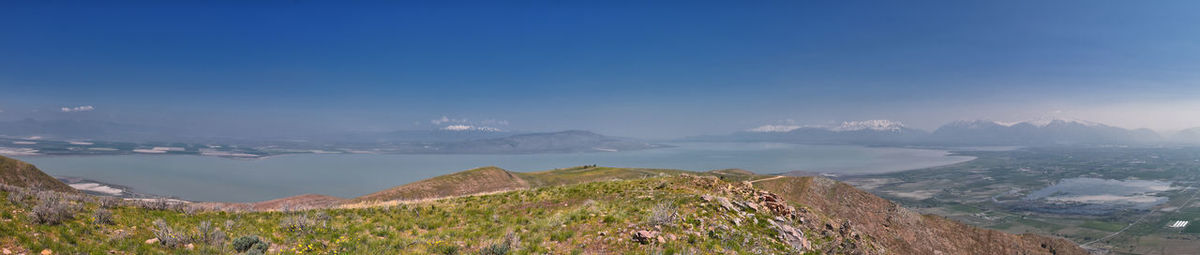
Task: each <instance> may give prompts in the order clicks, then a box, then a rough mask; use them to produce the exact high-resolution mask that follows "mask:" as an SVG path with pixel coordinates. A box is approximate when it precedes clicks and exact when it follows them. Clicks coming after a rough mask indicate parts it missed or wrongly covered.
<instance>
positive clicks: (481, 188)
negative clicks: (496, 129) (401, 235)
mask: <svg viewBox="0 0 1200 255" xmlns="http://www.w3.org/2000/svg"><path fill="white" fill-rule="evenodd" d="M527 188H529V183H528V182H525V180H523V179H521V178H520V177H517V175H515V174H514V173H512V172H509V171H506V170H504V169H500V168H498V167H481V168H476V169H471V170H467V171H463V172H458V173H453V174H447V175H442V176H438V177H433V178H429V179H425V180H422V181H417V182H414V183H409V184H405V185H400V186H396V187H393V188H390V189H386V190H383V191H379V192H375V193H371V194H367V195H365V196H361V197H358V198H355V199H353V200H351V201H350V202H352V203H360V202H383V201H391V200H418V199H429V198H439V197H452V196H461V195H470V194H478V193H487V192H496V191H504V190H517V189H527Z"/></svg>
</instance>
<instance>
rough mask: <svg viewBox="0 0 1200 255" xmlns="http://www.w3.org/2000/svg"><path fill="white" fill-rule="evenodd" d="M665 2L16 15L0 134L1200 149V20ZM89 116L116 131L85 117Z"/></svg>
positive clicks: (22, 7)
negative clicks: (11, 128)
mask: <svg viewBox="0 0 1200 255" xmlns="http://www.w3.org/2000/svg"><path fill="white" fill-rule="evenodd" d="M643 2H650V1H629V2H616V1H598V2H583V1H579V2H573V1H550V2H521V3H518V4H503V5H501V4H497V3H494V1H484V2H465V1H464V2H459V1H453V2H443V1H431V2H416V3H399V2H392V1H381V2H355V3H332V2H317V1H279V2H269V3H252V4H246V3H236V2H235V1H230V2H225V3H222V2H219V1H204V2H199V1H197V2H188V1H172V2H170V3H159V2H151V1H132V2H123V3H116V2H104V3H95V2H70V1H53V2H49V1H5V2H3V3H0V89H3V91H4V93H0V110H2V111H3V112H0V119H9V120H11V119H20V118H39V119H50V118H93V119H103V120H112V121H119V122H136V123H159V124H162V125H196V126H212V127H213V128H225V129H230V130H237V129H246V128H255V129H273V128H279V129H282V128H287V129H298V130H309V131H314V132H315V131H338V130H359V131H362V130H396V129H417V128H430V126H436V125H434V124H433V123H432V122H431V120H434V119H440V118H441V117H442V116H446V117H448V118H450V119H466V120H467V121H466V122H469V123H471V124H477V125H482V124H484V122H485V121H486V122H487V123H488V124H492V125H495V126H498V127H500V128H503V129H510V130H561V129H588V130H594V131H598V132H603V133H607V134H613V135H621V136H633V137H677V136H684V135H694V134H709V133H724V132H730V131H735V130H742V129H747V128H751V127H754V126H758V125H763V124H775V123H782V122H795V123H801V124H824V123H831V122H840V121H844V120H859V119H892V120H898V121H902V122H905V123H907V124H909V125H911V126H915V127H918V128H924V129H932V128H935V127H936V126H937V125H939V124H942V123H945V122H948V121H953V120H959V119H995V120H1005V121H1013V120H1020V119H1027V118H1038V117H1045V116H1056V117H1069V118H1082V119H1090V120H1095V121H1100V122H1105V123H1109V124H1113V125H1117V126H1123V127H1131V128H1140V127H1148V128H1155V129H1160V130H1171V129H1180V128H1185V127H1193V126H1200V118H1195V116H1198V115H1197V114H1200V100H1198V99H1200V84H1198V81H1200V79H1198V78H1200V72H1197V71H1198V70H1200V30H1197V29H1196V27H1197V25H1200V14H1197V12H1196V11H1195V10H1198V9H1200V8H1198V7H1200V2H1194V1H1154V2H1133V1H1053V2H1050V1H990V2H989V1H980V2H977V3H964V2H966V1H881V2H865V1H831V2H809V1H784V2H757V1H755V2H746V1H728V2H706V1H661V2H657V3H643ZM1148 3H1153V5H1151V4H1148ZM79 106H92V107H93V109H92V110H85V111H70V112H64V111H62V110H61V108H62V107H79ZM504 123H506V124H504Z"/></svg>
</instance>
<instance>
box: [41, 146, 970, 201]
mask: <svg viewBox="0 0 1200 255" xmlns="http://www.w3.org/2000/svg"><path fill="white" fill-rule="evenodd" d="M672 145H675V146H678V147H674V148H665V149H654V150H644V151H625V152H608V153H571V154H530V155H367V154H297V155H284V156H277V157H270V158H266V159H256V160H245V159H227V158H217V157H204V156H183V155H170V156H167V155H119V156H23V157H19V159H21V160H24V161H27V162H30V163H33V164H35V165H37V166H38V167H39V168H41V169H42V170H43V171H45V172H46V173H49V174H50V175H54V176H73V177H83V178H87V179H93V180H97V181H101V182H107V183H112V184H118V185H124V186H129V187H132V188H133V189H134V190H136V191H138V192H142V193H150V194H158V195H169V196H176V197H179V198H182V199H187V200H195V201H229V202H247V201H262V200H269V199H275V198H281V197H287V196H294V195H300V194H307V193H316V194H325V195H332V196H339V197H347V198H349V197H356V196H360V195H364V194H367V193H371V192H374V191H378V190H382V189H386V188H389V187H393V186H396V185H401V184H405V183H409V182H413V181H417V180H421V179H425V178H429V177H434V176H438V175H443V174H448V173H453V172H457V171H461V170H466V169H471V168H475V167H481V166H499V167H501V168H504V169H508V170H510V171H520V172H528V171H541V170H548V169H554V168H564V167H571V166H579V165H590V164H598V165H600V166H615V167H646V168H671V169H685V170H695V171H704V170H712V169H725V168H741V169H746V170H750V171H754V172H757V173H781V172H787V171H794V170H803V171H810V172H827V173H837V174H865V173H881V172H894V171H902V170H910V169H918V168H925V167H932V166H940V165H948V164H953V163H958V162H963V161H967V160H971V159H972V157H966V156H948V155H947V152H946V151H940V150H926V149H906V148H871V147H861V146H837V145H795V144H776V143H680V144H672Z"/></svg>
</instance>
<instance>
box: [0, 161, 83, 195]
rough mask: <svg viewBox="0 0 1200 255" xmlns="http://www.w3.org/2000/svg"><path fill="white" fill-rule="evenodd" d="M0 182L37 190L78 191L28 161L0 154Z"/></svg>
mask: <svg viewBox="0 0 1200 255" xmlns="http://www.w3.org/2000/svg"><path fill="white" fill-rule="evenodd" d="M0 184H7V185H12V186H18V187H26V188H32V189H38V190H53V191H59V192H78V191H76V190H75V189H74V188H71V186H67V184H65V183H63V182H61V181H59V180H58V179H54V177H50V175H47V174H46V173H43V172H42V170H38V168H37V167H35V166H33V165H31V164H29V163H25V162H23V161H20V160H16V159H12V158H7V157H4V156H0Z"/></svg>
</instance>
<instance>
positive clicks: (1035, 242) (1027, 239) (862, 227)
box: [754, 177, 1087, 254]
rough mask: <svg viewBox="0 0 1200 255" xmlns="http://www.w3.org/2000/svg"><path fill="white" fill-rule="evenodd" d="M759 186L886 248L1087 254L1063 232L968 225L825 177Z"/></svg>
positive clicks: (897, 250) (905, 251)
mask: <svg viewBox="0 0 1200 255" xmlns="http://www.w3.org/2000/svg"><path fill="white" fill-rule="evenodd" d="M754 186H755V187H756V188H760V189H764V190H767V191H770V192H772V193H775V194H778V195H779V196H781V197H782V198H783V199H784V200H787V201H789V202H792V203H796V204H799V205H801V206H804V207H806V208H808V209H811V210H814V211H817V212H819V213H821V214H824V215H829V216H832V217H836V218H838V219H835V220H834V222H845V224H847V225H848V226H850V227H851V228H852V229H853V230H854V231H859V232H861V233H863V234H866V235H867V236H871V237H874V238H875V239H874V241H875V242H878V243H879V244H880V245H879V246H880V247H882V248H884V249H886V251H884V252H882V253H883V254H1087V251H1085V250H1084V249H1082V248H1080V247H1079V246H1078V245H1076V244H1074V243H1072V242H1070V241H1067V240H1065V239H1060V238H1052V237H1045V236H1039V235H1033V234H1022V235H1015V234H1009V233H1004V232H1000V231H995V230H988V229H982V228H977V227H973V226H968V225H966V224H963V223H959V222H956V221H952V220H949V219H946V218H942V217H939V216H934V215H920V214H918V213H916V212H913V211H910V210H908V209H905V208H903V207H901V206H900V205H898V204H896V203H893V202H891V201H888V200H886V199H883V198H880V197H877V196H875V195H872V194H870V193H867V192H865V191H861V190H858V189H856V188H854V187H853V186H850V185H848V184H845V183H842V182H838V181H834V180H830V179H827V178H823V177H784V178H774V179H764V180H762V181H759V182H755V183H754Z"/></svg>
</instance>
